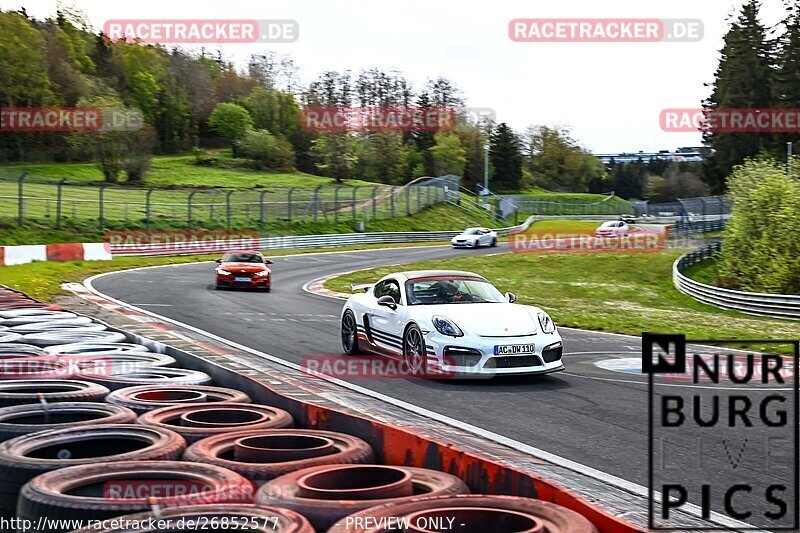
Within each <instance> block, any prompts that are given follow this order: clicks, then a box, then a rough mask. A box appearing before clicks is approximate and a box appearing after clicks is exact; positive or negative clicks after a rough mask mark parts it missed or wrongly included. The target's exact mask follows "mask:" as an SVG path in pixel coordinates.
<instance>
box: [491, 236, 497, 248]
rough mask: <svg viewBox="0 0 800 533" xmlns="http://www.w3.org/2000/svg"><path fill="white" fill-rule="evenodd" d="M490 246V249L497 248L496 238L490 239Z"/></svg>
mask: <svg viewBox="0 0 800 533" xmlns="http://www.w3.org/2000/svg"><path fill="white" fill-rule="evenodd" d="M491 246H492V248H497V239H496V238H495V239H492V244H491Z"/></svg>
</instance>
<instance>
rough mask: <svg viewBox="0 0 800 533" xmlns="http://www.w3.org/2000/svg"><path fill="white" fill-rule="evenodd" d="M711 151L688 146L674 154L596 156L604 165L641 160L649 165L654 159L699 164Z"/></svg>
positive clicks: (635, 153)
mask: <svg viewBox="0 0 800 533" xmlns="http://www.w3.org/2000/svg"><path fill="white" fill-rule="evenodd" d="M709 153H710V150H709V149H708V148H706V147H704V146H688V147H683V148H678V149H677V150H675V151H674V152H670V151H669V150H659V151H658V152H642V151H640V152H619V153H616V154H594V156H595V157H596V158H598V159H599V160H600V161H601V162H603V163H604V164H608V163H610V162H611V160H614V161H615V162H616V163H633V162H634V161H637V160H641V161H642V162H643V163H649V162H650V161H651V160H654V159H664V160H668V161H676V162H697V161H705V160H706V157H707V156H708V155H709Z"/></svg>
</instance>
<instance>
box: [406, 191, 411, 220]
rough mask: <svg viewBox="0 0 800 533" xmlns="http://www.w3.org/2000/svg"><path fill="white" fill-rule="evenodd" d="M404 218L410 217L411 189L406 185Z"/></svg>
mask: <svg viewBox="0 0 800 533" xmlns="http://www.w3.org/2000/svg"><path fill="white" fill-rule="evenodd" d="M406 216H407V217H410V216H411V187H409V186H408V185H406Z"/></svg>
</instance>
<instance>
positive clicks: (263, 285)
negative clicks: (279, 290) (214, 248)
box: [214, 251, 272, 292]
mask: <svg viewBox="0 0 800 533" xmlns="http://www.w3.org/2000/svg"><path fill="white" fill-rule="evenodd" d="M217 263H218V266H217V267H216V268H215V269H214V273H215V274H216V288H217V289H221V288H228V287H240V288H244V289H262V290H264V291H267V292H269V289H270V286H271V285H272V279H271V278H272V271H271V270H270V269H269V267H268V266H267V265H271V264H272V261H270V260H269V259H267V258H265V257H264V256H263V255H261V252H258V251H255V252H254V251H233V252H228V253H226V254H225V255H224V256H222V258H221V259H217Z"/></svg>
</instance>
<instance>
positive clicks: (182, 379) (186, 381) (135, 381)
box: [76, 366, 211, 390]
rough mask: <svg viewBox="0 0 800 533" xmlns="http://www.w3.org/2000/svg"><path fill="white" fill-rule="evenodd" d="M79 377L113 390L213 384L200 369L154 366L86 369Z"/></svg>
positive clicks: (78, 374) (209, 377)
mask: <svg viewBox="0 0 800 533" xmlns="http://www.w3.org/2000/svg"><path fill="white" fill-rule="evenodd" d="M76 377H77V378H78V379H85V380H87V381H94V382H95V383H100V384H101V385H103V386H105V387H108V388H109V389H111V390H117V389H121V388H123V387H132V386H134V385H172V384H179V385H211V376H209V375H208V374H206V373H205V372H200V371H199V370H184V369H181V368H170V367H162V366H153V367H149V368H142V369H140V370H139V371H135V372H128V373H124V374H123V373H120V374H116V373H115V369H113V368H112V369H111V370H110V371H106V370H104V369H85V370H81V371H79V372H78V373H77V375H76Z"/></svg>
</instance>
